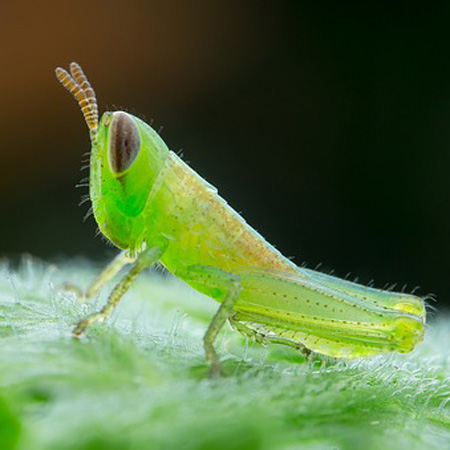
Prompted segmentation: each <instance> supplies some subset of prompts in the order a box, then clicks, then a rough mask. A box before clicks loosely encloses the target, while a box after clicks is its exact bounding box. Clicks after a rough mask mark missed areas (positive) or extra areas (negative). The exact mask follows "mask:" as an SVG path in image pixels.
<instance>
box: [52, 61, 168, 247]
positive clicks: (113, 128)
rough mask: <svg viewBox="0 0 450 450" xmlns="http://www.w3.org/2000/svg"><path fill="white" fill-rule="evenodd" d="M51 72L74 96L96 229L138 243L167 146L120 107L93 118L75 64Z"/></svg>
mask: <svg viewBox="0 0 450 450" xmlns="http://www.w3.org/2000/svg"><path fill="white" fill-rule="evenodd" d="M56 76H57V78H58V80H59V81H60V82H61V84H63V86H64V87H65V88H66V89H67V90H68V91H69V92H71V93H72V95H73V96H74V97H75V99H76V100H77V101H78V104H79V105H80V108H81V110H82V112H83V115H84V118H85V121H86V123H87V125H88V128H89V131H90V136H91V142H92V151H91V165H90V183H89V189H90V192H89V193H90V198H91V201H92V206H93V211H94V216H95V219H96V221H97V223H98V225H99V228H100V230H101V232H102V233H103V234H104V235H105V236H106V237H107V238H108V239H110V240H111V241H112V242H113V243H114V244H115V245H117V246H118V247H119V248H122V249H130V250H134V249H137V248H139V247H140V246H142V243H143V242H142V239H143V237H142V236H143V234H144V230H145V226H146V224H145V217H144V216H145V214H144V212H145V211H144V209H145V206H146V203H147V199H148V196H149V194H150V192H151V189H152V187H153V185H154V182H155V180H156V177H157V175H158V173H159V172H160V170H161V168H162V166H163V164H164V162H165V159H166V158H167V156H168V153H169V150H168V148H167V146H166V145H165V143H164V142H163V140H162V139H161V138H160V137H159V136H158V134H157V133H156V131H155V130H153V129H152V128H151V127H150V126H149V125H147V124H146V123H145V122H143V121H142V120H140V119H138V118H137V117H134V116H133V115H131V114H128V113H126V112H124V111H115V112H105V113H104V114H103V116H102V118H101V120H100V121H99V120H98V107H97V101H96V97H95V93H94V90H93V89H92V87H91V85H90V84H89V82H88V80H87V78H86V76H85V75H84V73H83V71H82V69H81V67H80V66H79V65H78V64H76V63H72V64H71V65H70V74H69V73H68V72H66V71H65V70H64V69H61V68H57V69H56Z"/></svg>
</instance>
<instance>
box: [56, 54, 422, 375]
mask: <svg viewBox="0 0 450 450" xmlns="http://www.w3.org/2000/svg"><path fill="white" fill-rule="evenodd" d="M56 76H57V78H58V80H59V81H60V82H61V83H62V84H63V86H64V87H65V88H67V89H68V90H69V91H70V92H71V93H72V94H73V96H74V97H75V99H76V100H77V101H78V103H79V105H80V107H81V110H82V112H83V115H84V118H85V120H86V123H87V125H88V128H89V130H90V136H91V142H92V151H91V163H90V183H89V184H90V199H91V201H92V206H93V212H94V217H95V219H96V221H97V224H98V226H99V228H100V231H101V232H102V233H103V234H104V235H105V236H106V238H107V239H109V240H110V241H111V242H112V243H113V244H114V245H115V246H116V247H118V248H119V249H121V250H122V252H121V253H120V254H119V255H118V256H117V257H116V258H115V259H114V260H113V261H112V262H111V263H110V265H109V266H107V268H106V269H105V271H104V272H103V273H102V274H101V275H100V276H99V278H98V279H97V280H96V281H95V282H94V283H93V284H92V285H91V286H90V288H89V289H88V290H87V292H86V298H89V297H92V296H94V295H96V294H97V293H98V292H99V291H100V289H101V288H102V287H103V285H104V284H105V283H106V282H107V281H108V280H110V279H111V278H112V277H114V276H115V275H116V274H117V273H118V271H119V270H120V269H121V268H122V267H123V266H124V265H125V264H129V263H131V264H132V265H131V268H130V269H129V271H128V273H127V274H126V275H125V277H124V278H123V279H122V280H121V281H120V282H119V283H118V284H117V285H116V287H115V288H114V289H113V291H112V292H111V294H110V296H109V298H108V300H107V303H106V305H105V306H104V307H103V308H102V309H101V310H100V311H99V312H97V313H95V314H91V315H90V316H88V317H86V318H85V319H83V320H81V321H80V322H79V323H78V325H77V326H76V327H75V329H74V331H73V333H74V335H75V336H76V337H79V336H80V335H81V334H82V333H83V332H84V331H85V330H86V327H88V326H89V325H90V324H92V323H93V322H97V321H100V320H104V319H106V318H107V317H108V316H109V315H110V314H111V312H112V310H113V309H114V307H115V306H116V305H117V304H118V303H119V301H120V299H121V298H122V297H123V295H124V294H125V292H126V291H127V290H128V289H129V287H130V285H131V283H132V282H133V280H134V279H135V278H136V276H137V275H138V274H139V273H140V272H141V271H142V270H144V269H146V268H148V267H150V266H152V265H153V264H155V263H156V262H158V261H159V262H160V263H162V264H163V265H164V266H165V267H166V268H167V269H168V270H169V271H170V272H172V273H173V274H174V275H175V276H177V277H179V278H180V279H182V280H183V281H185V282H186V283H187V284H189V285H191V286H192V287H194V288H195V289H197V290H198V291H200V292H202V293H203V294H206V295H208V296H210V297H212V298H213V299H215V300H216V301H218V302H219V303H220V306H219V308H218V310H217V312H216V314H215V315H214V317H213V318H212V320H211V323H210V324H209V327H208V329H207V331H206V334H205V336H204V349H205V354H206V359H207V361H208V363H209V364H210V367H211V372H212V373H218V372H220V370H221V367H220V363H219V358H218V355H217V353H216V351H215V349H214V341H215V339H216V337H217V335H218V333H219V331H220V330H221V328H222V327H223V326H224V324H225V322H226V321H227V320H228V321H229V322H230V324H231V325H232V326H233V327H234V328H235V329H236V330H238V331H240V332H241V333H243V334H244V335H246V336H248V337H252V338H254V339H255V340H256V341H258V342H261V343H266V342H275V343H279V344H285V345H289V346H292V347H295V348H298V349H302V350H304V351H305V352H307V353H309V352H316V353H320V354H323V355H328V356H332V357H337V358H359V357H366V356H371V355H375V354H378V353H382V352H389V351H397V352H402V353H406V352H410V351H412V350H413V349H414V347H415V346H416V344H417V343H419V342H420V341H422V338H423V334H424V325H425V315H426V313H425V306H424V302H423V300H422V299H421V298H419V297H416V296H413V295H408V294H404V293H394V292H390V291H383V290H379V289H375V288H372V287H365V286H362V285H359V284H356V283H353V282H350V281H347V280H342V279H339V278H336V277H333V276H330V275H326V274H323V273H320V272H316V271H313V270H309V269H305V268H300V267H297V266H296V265H295V264H294V263H293V262H292V261H290V260H289V259H287V258H285V257H284V256H283V255H282V254H281V253H280V252H278V251H277V250H276V249H275V248H274V247H272V246H271V245H270V244H269V243H268V242H266V241H265V240H264V238H263V237H262V236H261V235H260V234H258V233H257V232H256V231H255V230H254V229H253V228H251V227H250V226H249V225H248V224H247V223H246V222H245V221H244V219H243V218H242V217H241V216H240V215H239V214H238V213H237V212H236V211H234V210H233V209H232V208H231V207H230V206H229V205H228V204H227V203H226V202H225V200H223V199H222V198H221V197H220V196H219V195H218V193H217V190H216V189H215V188H214V187H213V186H211V185H210V184H209V183H207V182H206V181H205V180H203V178H201V177H200V176H199V175H198V174H197V173H196V172H195V171H194V170H192V169H191V168H190V167H189V166H188V165H187V164H186V163H184V162H183V161H182V160H181V159H180V158H179V157H178V156H177V155H176V154H175V153H174V152H172V151H170V150H169V149H168V147H167V146H166V144H165V143H164V141H163V140H162V139H161V137H160V136H159V135H158V134H157V133H156V131H155V130H154V129H153V128H152V127H150V126H149V125H148V124H146V123H145V122H143V121H142V120H140V119H138V118H137V117H134V116H133V115H131V114H129V113H126V112H123V111H115V112H105V113H104V114H103V116H102V118H101V120H100V122H99V121H98V107H97V101H96V97H95V93H94V90H93V89H92V87H91V85H90V84H89V82H88V80H87V78H86V76H85V75H84V73H83V71H82V69H81V67H80V66H79V65H78V64H76V63H72V64H71V65H70V74H69V73H68V72H66V71H65V70H63V69H61V68H57V69H56Z"/></svg>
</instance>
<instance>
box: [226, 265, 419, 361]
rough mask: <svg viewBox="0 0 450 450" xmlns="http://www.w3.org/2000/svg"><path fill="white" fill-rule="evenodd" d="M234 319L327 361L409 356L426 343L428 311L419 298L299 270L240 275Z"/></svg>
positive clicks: (244, 273)
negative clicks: (398, 354) (391, 354)
mask: <svg viewBox="0 0 450 450" xmlns="http://www.w3.org/2000/svg"><path fill="white" fill-rule="evenodd" d="M239 275H240V277H241V283H242V293H241V297H240V299H239V301H238V303H237V304H236V306H235V308H234V309H235V311H236V314H235V316H234V318H235V320H238V321H240V322H242V323H243V324H244V325H246V326H247V327H249V328H251V329H253V330H254V331H255V332H257V333H259V334H262V335H268V336H269V335H270V336H271V337H280V338H282V339H283V340H285V341H286V340H287V341H289V342H291V343H297V344H302V345H304V346H305V347H307V348H308V349H310V350H312V351H315V352H318V353H322V354H324V355H328V356H334V357H340V358H358V357H363V356H370V355H374V354H377V353H381V352H388V351H398V352H402V353H404V352H410V351H411V350H413V348H414V347H415V346H416V345H417V343H419V342H420V341H421V340H422V338H423V333H424V322H425V309H424V304H423V301H422V300H421V299H420V298H418V297H415V296H412V295H406V294H397V293H391V292H387V291H381V290H377V289H374V288H365V287H364V286H361V285H358V284H355V283H351V282H347V281H345V280H340V279H338V278H335V277H331V276H328V275H325V274H320V273H318V272H313V271H305V270H304V269H299V274H298V276H297V275H296V274H289V273H286V274H285V273H283V272H276V271H262V272H259V273H258V272H253V271H251V270H248V271H247V270H246V271H245V272H243V273H239Z"/></svg>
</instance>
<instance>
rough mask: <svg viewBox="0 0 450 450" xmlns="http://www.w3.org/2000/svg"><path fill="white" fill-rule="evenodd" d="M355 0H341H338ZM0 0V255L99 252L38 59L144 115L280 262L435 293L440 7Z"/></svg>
mask: <svg viewBox="0 0 450 450" xmlns="http://www.w3.org/2000/svg"><path fill="white" fill-rule="evenodd" d="M355 3H356V2H355ZM443 3H444V2H442V3H441V4H440V5H441V6H438V5H435V6H433V4H432V3H429V4H428V6H427V7H421V8H417V9H414V8H413V7H412V6H411V5H409V6H408V8H403V7H401V6H400V5H399V6H397V7H393V6H390V7H384V8H381V7H378V6H370V5H369V4H364V5H356V4H353V2H352V4H350V2H349V4H347V5H346V4H343V3H342V2H339V3H338V2H329V3H324V2H306V1H305V2H300V1H298V0H292V1H287V0H286V1H277V2H273V1H272V2H264V1H251V0H250V1H242V0H229V1H227V2H222V1H213V2H211V1H210V0H198V1H185V2H176V1H174V2H167V1H163V0H161V1H144V0H140V1H136V0H135V1H126V2H125V1H120V2H119V1H108V2H75V3H73V2H60V1H53V0H52V1H45V2H35V3H32V2H21V1H17V2H14V3H12V2H2V3H1V6H0V54H1V55H2V67H1V70H0V98H1V106H2V107H1V108H0V133H1V140H0V157H1V172H0V173H1V176H0V205H1V206H0V208H1V216H0V219H1V222H0V255H3V256H8V257H12V258H17V257H18V256H19V255H20V254H21V253H23V252H27V253H31V254H33V255H36V256H39V257H42V258H44V259H46V260H60V259H61V258H62V257H65V256H75V255H85V256H88V257H90V258H92V259H94V260H97V261H100V260H103V259H106V258H107V257H110V256H111V255H112V254H113V253H114V252H113V249H112V248H111V247H107V246H106V245H105V243H104V242H103V241H102V240H101V239H100V238H98V237H95V231H96V226H95V222H94V219H93V218H92V217H90V218H89V219H88V220H87V221H86V222H84V223H83V221H82V218H83V216H84V214H85V213H86V211H87V208H88V206H87V205H83V206H82V207H79V206H77V205H78V202H79V200H80V198H81V196H82V195H83V194H86V193H87V189H86V188H84V189H76V188H75V185H76V184H77V182H78V181H79V180H80V178H82V177H83V176H86V175H87V172H84V174H83V173H80V171H79V168H80V166H81V160H82V155H83V153H85V152H87V151H88V150H89V138H88V133H87V129H86V127H85V125H84V122H83V119H82V116H81V113H80V111H79V110H78V107H77V105H76V104H75V102H74V101H73V99H72V98H70V96H69V95H68V93H67V92H65V91H64V90H63V88H62V87H61V86H59V85H58V83H57V81H56V80H55V77H54V74H53V70H54V68H55V67H56V66H57V65H63V66H65V67H67V66H68V64H69V63H70V62H71V61H72V60H75V61H77V62H79V63H80V64H81V65H82V66H83V67H84V69H85V71H86V73H87V74H88V76H89V78H90V80H91V82H92V84H93V85H94V87H95V89H96V91H97V97H98V99H99V104H100V108H101V110H105V109H125V110H127V111H130V112H132V113H134V114H136V115H138V116H140V117H142V118H143V119H144V120H147V121H150V120H152V119H154V127H155V128H156V129H158V128H159V127H160V126H161V125H163V126H164V129H163V131H162V136H163V138H164V139H165V140H166V142H167V143H168V145H169V147H170V148H172V149H173V150H179V149H181V148H182V149H183V152H184V158H185V160H187V161H188V162H189V163H190V164H191V165H192V167H193V168H194V169H195V170H196V171H198V172H199V173H200V174H201V175H203V176H204V177H205V178H206V179H207V180H208V181H210V182H211V183H213V184H214V185H216V186H217V187H218V188H219V191H220V193H221V194H222V196H223V197H224V198H225V199H227V201H228V202H229V203H230V204H231V205H232V206H233V207H235V208H236V209H237V210H238V211H242V213H243V215H244V217H245V218H246V219H247V220H248V221H249V222H250V224H252V225H253V226H254V227H255V228H256V229H257V230H258V231H259V232H261V233H262V234H263V235H264V236H265V237H266V238H267V239H268V240H269V241H270V242H272V243H273V244H275V245H276V246H277V247H278V248H279V249H280V250H281V251H282V252H283V253H284V254H286V255H288V256H291V255H292V256H294V257H295V258H294V260H295V261H296V262H297V263H299V264H300V263H303V262H306V263H307V264H308V266H310V267H314V266H316V265H317V264H318V263H323V265H324V269H325V270H327V271H328V270H330V269H335V272H336V273H337V274H338V275H340V276H345V275H346V274H347V273H348V272H351V273H352V277H353V276H359V277H360V280H361V281H363V282H368V281H369V280H370V279H372V278H373V279H374V280H375V285H376V286H378V287H383V286H384V285H385V284H386V283H395V282H396V283H398V285H399V287H400V288H401V287H402V286H403V285H404V284H407V286H408V287H407V290H411V289H412V288H414V287H415V286H417V285H420V286H421V289H420V290H419V291H418V292H419V293H421V294H428V293H435V294H436V295H437V298H438V301H439V305H441V306H442V305H444V304H445V303H450V274H449V270H450V202H449V199H450V177H449V171H450V27H449V23H450V7H445V6H442V4H443Z"/></svg>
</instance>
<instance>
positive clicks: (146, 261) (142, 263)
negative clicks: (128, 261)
mask: <svg viewBox="0 0 450 450" xmlns="http://www.w3.org/2000/svg"><path fill="white" fill-rule="evenodd" d="M163 253H164V248H162V247H150V248H148V249H146V250H144V251H143V252H142V253H140V254H139V256H138V257H137V259H136V262H135V263H134V264H133V266H132V267H131V268H130V270H129V271H128V273H127V274H126V275H125V277H124V278H123V279H122V281H120V282H119V283H118V284H117V285H116V287H115V288H114V289H113V291H112V292H111V294H110V296H109V297H108V301H107V302H106V305H105V306H104V307H103V308H102V309H101V310H100V311H99V312H96V313H94V314H91V315H89V316H87V317H86V318H84V319H82V320H80V321H79V322H78V325H77V326H76V327H75V328H74V330H73V335H74V337H77V338H78V337H80V336H81V335H82V334H83V333H84V331H85V330H86V328H87V327H88V326H89V325H91V324H92V323H94V322H98V321H103V320H105V319H106V318H108V317H109V316H110V315H111V313H112V311H113V310H114V308H115V307H116V306H117V304H118V303H119V302H120V300H121V299H122V297H123V296H124V294H125V293H126V292H127V291H128V289H129V287H130V285H131V283H132V282H133V281H134V280H135V278H136V277H137V276H138V275H139V274H140V273H141V272H142V271H143V270H144V269H147V268H148V267H150V266H152V265H153V264H154V263H155V262H157V261H158V260H159V258H161V256H162V254H163Z"/></svg>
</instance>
